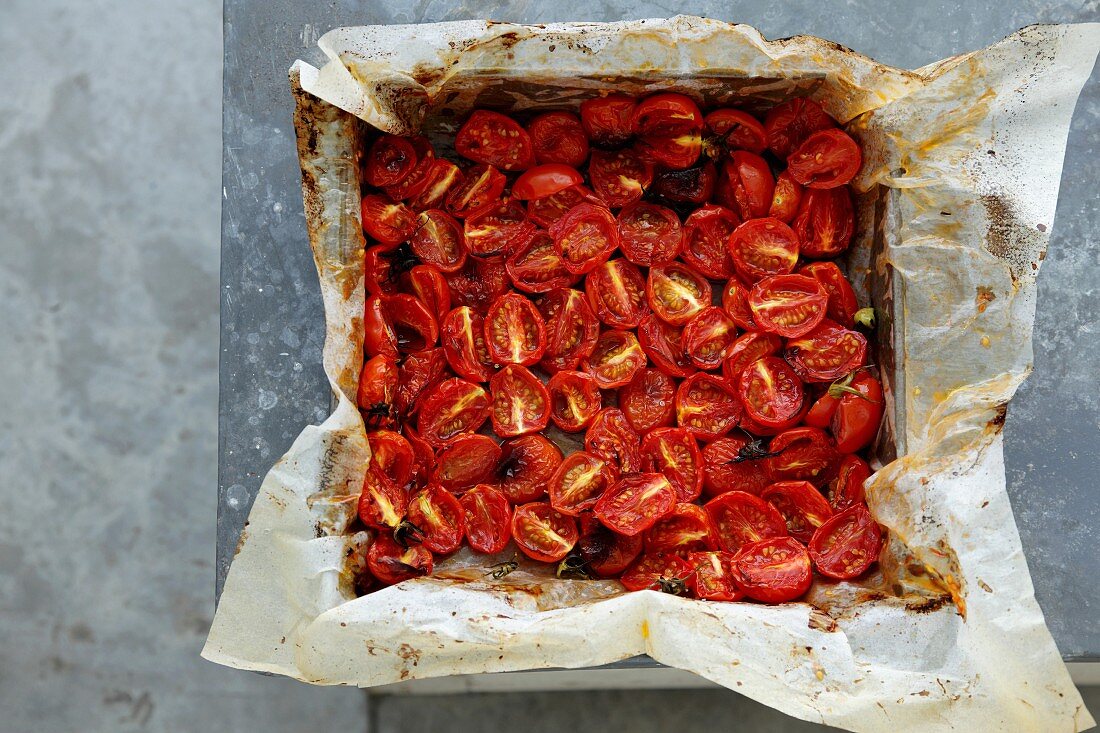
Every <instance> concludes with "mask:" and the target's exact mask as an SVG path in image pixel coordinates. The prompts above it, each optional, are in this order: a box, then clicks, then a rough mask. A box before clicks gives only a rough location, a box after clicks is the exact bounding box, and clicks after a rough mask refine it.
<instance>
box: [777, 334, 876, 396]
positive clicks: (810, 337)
mask: <svg viewBox="0 0 1100 733" xmlns="http://www.w3.org/2000/svg"><path fill="white" fill-rule="evenodd" d="M783 354H784V357H785V358H786V359H787V362H788V363H789V364H790V365H791V368H792V369H794V371H795V374H797V375H798V376H799V377H801V378H802V379H803V380H804V381H806V382H831V381H832V380H834V379H837V378H839V377H843V376H844V375H845V374H847V373H849V372H850V371H852V370H853V369H855V368H856V367H858V366H860V365H862V364H863V361H864V359H865V358H866V356H867V339H866V337H864V335H863V334H861V333H859V332H858V331H850V330H848V329H847V328H844V327H843V326H840V325H839V324H837V323H834V322H833V321H830V320H828V319H825V320H823V321H822V322H821V323H820V324H819V325H818V326H817V328H815V329H814V330H813V331H810V332H809V333H807V334H806V335H804V336H802V337H801V338H797V339H791V340H790V341H788V342H787V348H786V350H785V351H784V352H783Z"/></svg>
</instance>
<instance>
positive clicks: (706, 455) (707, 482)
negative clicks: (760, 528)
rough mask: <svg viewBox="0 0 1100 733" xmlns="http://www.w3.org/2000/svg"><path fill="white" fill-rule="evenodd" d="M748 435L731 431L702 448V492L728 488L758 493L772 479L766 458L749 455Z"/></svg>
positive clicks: (713, 493)
mask: <svg viewBox="0 0 1100 733" xmlns="http://www.w3.org/2000/svg"><path fill="white" fill-rule="evenodd" d="M748 445H749V439H748V438H747V437H745V436H743V435H728V436H725V437H722V438H718V439H716V440H714V441H712V442H711V443H710V444H709V445H707V446H706V447H704V448H703V454H702V455H703V493H704V494H705V495H706V496H708V497H711V498H713V497H715V496H718V495H720V494H724V493H726V492H727V491H744V492H746V493H749V494H754V495H759V494H760V492H761V491H763V490H764V487H765V486H767V485H768V484H769V483H770V479H769V478H768V474H767V473H766V472H765V470H764V466H765V464H764V459H763V458H750V457H749V456H751V455H752V452H751V451H750V450H749V449H748V448H747V446H748Z"/></svg>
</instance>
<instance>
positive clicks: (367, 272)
mask: <svg viewBox="0 0 1100 733" xmlns="http://www.w3.org/2000/svg"><path fill="white" fill-rule="evenodd" d="M416 263H417V259H416V255H415V254H413V251H412V248H411V247H409V246H408V245H407V244H401V245H393V244H378V245H375V246H373V247H368V248H367V251H366V253H365V254H364V255H363V275H364V281H363V282H364V284H365V285H366V288H367V293H369V294H370V295H383V294H387V295H388V294H391V293H396V292H397V291H398V287H399V285H400V282H401V278H402V277H403V276H404V275H405V274H406V273H408V271H409V270H410V269H412V267H413V266H414V265H416Z"/></svg>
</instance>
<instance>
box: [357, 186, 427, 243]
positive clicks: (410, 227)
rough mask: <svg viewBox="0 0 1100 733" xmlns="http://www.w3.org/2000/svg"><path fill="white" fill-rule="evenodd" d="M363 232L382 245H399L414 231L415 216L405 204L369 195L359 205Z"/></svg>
mask: <svg viewBox="0 0 1100 733" xmlns="http://www.w3.org/2000/svg"><path fill="white" fill-rule="evenodd" d="M360 216H361V217H362V221H363V231H364V232H366V234H367V236H369V237H371V238H372V239H376V240H378V241H379V242H381V243H382V244H400V243H401V242H404V241H405V240H406V239H408V238H409V236H411V235H412V233H413V232H414V231H416V214H414V213H413V211H412V209H410V208H409V207H407V206H405V204H402V203H399V202H394V201H391V200H390V199H388V198H387V197H385V196H379V195H377V194H369V195H367V196H364V197H363V200H362V202H361V204H360Z"/></svg>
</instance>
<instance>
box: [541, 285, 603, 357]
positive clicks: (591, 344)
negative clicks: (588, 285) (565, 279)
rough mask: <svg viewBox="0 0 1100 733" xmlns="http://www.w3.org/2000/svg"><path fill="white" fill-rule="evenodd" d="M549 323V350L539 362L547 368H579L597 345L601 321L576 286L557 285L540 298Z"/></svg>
mask: <svg viewBox="0 0 1100 733" xmlns="http://www.w3.org/2000/svg"><path fill="white" fill-rule="evenodd" d="M538 309H539V313H540V314H541V315H542V318H543V321H545V323H546V351H545V352H544V353H543V358H542V361H541V362H539V365H540V366H541V367H542V368H543V369H545V370H546V371H548V372H551V373H553V372H556V371H567V370H573V369H576V368H577V367H578V366H579V365H580V363H581V361H582V360H583V359H587V358H588V357H589V356H591V354H592V350H593V349H595V348H596V339H597V338H599V334H600V324H599V322H598V321H597V320H596V316H595V315H594V314H593V313H592V309H591V308H589V307H588V301H586V300H585V298H584V295H582V294H581V293H580V292H579V291H577V290H572V289H570V288H557V289H555V290H551V291H550V292H549V293H547V294H546V296H545V297H543V298H542V299H541V300H539V302H538Z"/></svg>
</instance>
